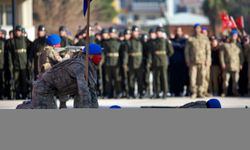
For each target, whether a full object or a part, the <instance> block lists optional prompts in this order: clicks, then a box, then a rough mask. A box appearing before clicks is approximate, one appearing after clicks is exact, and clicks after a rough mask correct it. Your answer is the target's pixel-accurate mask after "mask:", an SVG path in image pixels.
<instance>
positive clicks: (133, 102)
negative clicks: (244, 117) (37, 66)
mask: <svg viewBox="0 0 250 150" xmlns="http://www.w3.org/2000/svg"><path fill="white" fill-rule="evenodd" d="M209 99H211V98H206V99H190V98H167V99H143V100H140V99H129V100H127V99H119V100H115V99H113V100H103V99H101V100H99V104H100V107H101V108H109V107H110V106H113V105H119V106H121V107H123V108H140V107H142V106H147V107H148V106H159V107H165V106H170V107H172V106H182V105H184V104H187V103H189V102H194V101H202V100H205V101H207V100H209ZM217 99H219V100H220V102H221V104H222V107H223V108H243V109H244V108H246V107H250V98H240V97H239V98H230V97H228V98H217ZM22 102H23V101H0V109H15V108H16V106H17V105H18V104H21V103H22ZM67 106H68V108H72V106H73V101H72V100H70V101H68V103H67Z"/></svg>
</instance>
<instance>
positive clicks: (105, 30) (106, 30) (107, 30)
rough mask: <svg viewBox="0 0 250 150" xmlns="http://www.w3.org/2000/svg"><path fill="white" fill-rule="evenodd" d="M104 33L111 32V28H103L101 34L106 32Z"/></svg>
mask: <svg viewBox="0 0 250 150" xmlns="http://www.w3.org/2000/svg"><path fill="white" fill-rule="evenodd" d="M104 33H109V29H107V28H105V29H102V32H101V34H104Z"/></svg>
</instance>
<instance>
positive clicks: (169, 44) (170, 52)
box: [166, 40, 174, 57]
mask: <svg viewBox="0 0 250 150" xmlns="http://www.w3.org/2000/svg"><path fill="white" fill-rule="evenodd" d="M166 45H167V55H168V56H169V57H171V56H173V55H174V48H173V45H172V42H171V41H170V40H167V41H166Z"/></svg>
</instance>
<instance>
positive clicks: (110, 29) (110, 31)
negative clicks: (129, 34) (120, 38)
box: [109, 27, 117, 33]
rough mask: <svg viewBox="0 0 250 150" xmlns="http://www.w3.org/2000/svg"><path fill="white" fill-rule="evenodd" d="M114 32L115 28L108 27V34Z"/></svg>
mask: <svg viewBox="0 0 250 150" xmlns="http://www.w3.org/2000/svg"><path fill="white" fill-rule="evenodd" d="M116 32H117V30H116V28H115V27H110V28H109V33H116Z"/></svg>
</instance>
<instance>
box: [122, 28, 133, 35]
mask: <svg viewBox="0 0 250 150" xmlns="http://www.w3.org/2000/svg"><path fill="white" fill-rule="evenodd" d="M123 33H124V35H128V34H131V30H129V29H125V30H124V32H123Z"/></svg>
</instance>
